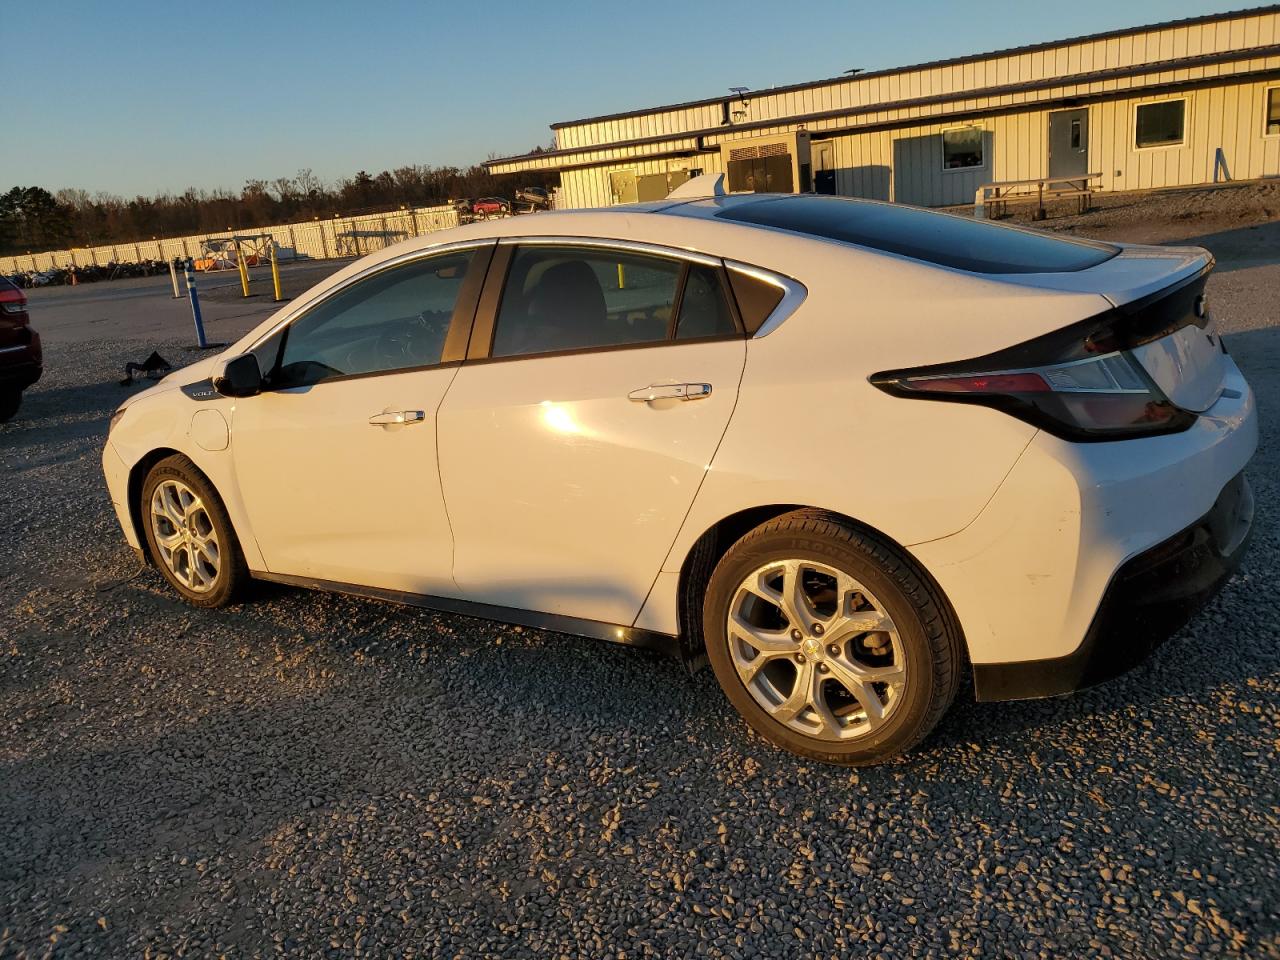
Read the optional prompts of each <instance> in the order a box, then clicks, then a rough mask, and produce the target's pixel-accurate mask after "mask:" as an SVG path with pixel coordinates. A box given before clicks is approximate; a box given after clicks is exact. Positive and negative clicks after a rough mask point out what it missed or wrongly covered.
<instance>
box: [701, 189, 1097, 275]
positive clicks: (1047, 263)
mask: <svg viewBox="0 0 1280 960" xmlns="http://www.w3.org/2000/svg"><path fill="white" fill-rule="evenodd" d="M716 217H717V218H719V219H721V220H732V221H736V222H738V223H750V224H755V225H757V226H762V227H775V228H777V229H780V230H790V231H793V232H795V233H803V234H807V235H808V236H811V237H821V238H822V239H825V240H837V241H841V242H843V243H852V244H857V245H858V246H860V247H868V248H870V249H872V250H882V251H884V252H885V253H893V254H897V255H899V256H903V257H910V258H911V259H913V260H921V261H924V262H925V263H934V264H938V265H939V266H943V267H951V268H953V269H956V270H965V271H968V272H970V273H1070V272H1074V271H1076V270H1087V269H1088V268H1089V267H1095V266H1097V265H1098V264H1100V263H1103V262H1105V261H1107V260H1110V259H1111V258H1112V257H1114V256H1115V255H1116V254H1117V253H1119V252H1120V251H1119V248H1117V247H1113V246H1111V245H1110V244H1107V243H1097V242H1095V241H1092V240H1078V239H1074V238H1071V239H1069V238H1066V237H1057V236H1052V235H1050V234H1046V233H1041V232H1040V231H1038V230H1027V229H1024V228H1022V227H1010V226H1004V225H1003V224H996V223H988V222H987V221H985V220H971V219H969V218H968V217H961V216H956V215H955V214H948V213H939V212H936V211H933V210H922V209H920V208H919V207H907V206H901V205H898V204H893V203H879V202H875V201H868V200H844V199H840V198H837V197H816V196H814V197H800V196H794V197H781V198H777V199H769V200H761V201H758V202H756V203H743V204H736V205H734V206H731V207H727V208H725V209H723V210H721V211H720V212H719V213H717V214H716Z"/></svg>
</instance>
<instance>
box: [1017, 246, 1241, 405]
mask: <svg viewBox="0 0 1280 960" xmlns="http://www.w3.org/2000/svg"><path fill="white" fill-rule="evenodd" d="M1116 246H1118V247H1119V248H1120V253H1119V254H1118V255H1117V256H1115V257H1112V258H1110V259H1109V260H1106V261H1105V262H1103V263H1100V264H1098V265H1097V266H1093V267H1090V268H1089V269H1087V270H1079V271H1075V272H1070V273H1052V274H1028V275H1023V276H1019V277H1016V278H1010V279H1012V280H1013V281H1014V282H1016V283H1023V284H1027V285H1034V286H1036V287H1039V288H1042V289H1054V290H1063V291H1069V292H1072V293H1097V294H1101V295H1102V296H1104V297H1106V298H1107V299H1108V300H1109V301H1111V303H1112V304H1114V305H1115V307H1116V311H1117V314H1118V317H1117V318H1116V320H1117V322H1116V327H1117V328H1119V329H1121V330H1124V331H1125V332H1126V333H1127V334H1128V335H1129V338H1130V347H1129V350H1130V353H1131V355H1132V356H1133V357H1134V359H1136V360H1137V361H1138V362H1140V363H1141V364H1142V367H1143V369H1145V370H1146V372H1147V373H1148V375H1150V377H1151V379H1152V380H1154V381H1155V383H1156V385H1157V386H1158V387H1159V388H1160V389H1161V390H1162V391H1163V392H1164V395H1165V396H1166V397H1168V398H1169V399H1170V400H1171V401H1172V402H1173V403H1175V404H1177V405H1178V406H1179V407H1181V408H1182V409H1184V410H1190V411H1193V412H1195V413H1200V412H1202V411H1204V410H1207V409H1209V407H1211V406H1213V404H1214V403H1215V402H1216V401H1217V400H1218V397H1219V396H1221V394H1222V389H1223V377H1224V375H1225V356H1224V352H1223V348H1222V344H1221V341H1220V339H1219V336H1218V332H1217V329H1216V327H1215V324H1214V322H1213V316H1212V314H1211V313H1210V312H1209V307H1208V299H1207V297H1206V296H1205V282H1206V281H1207V280H1208V278H1209V273H1210V271H1211V270H1212V269H1213V262H1214V261H1213V257H1212V255H1210V253H1209V252H1208V251H1207V250H1203V249H1201V248H1199V247H1150V246H1138V245H1130V244H1116Z"/></svg>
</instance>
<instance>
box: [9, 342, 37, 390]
mask: <svg viewBox="0 0 1280 960" xmlns="http://www.w3.org/2000/svg"><path fill="white" fill-rule="evenodd" d="M42 373H44V366H43V365H42V364H41V363H40V361H39V360H33V359H31V355H30V353H29V352H28V351H25V350H24V351H23V352H21V353H17V352H15V353H8V354H6V353H0V387H17V388H18V389H19V390H25V389H26V388H27V387H29V386H31V385H32V384H33V383H35V382H36V381H37V380H39V379H40V375H41V374H42Z"/></svg>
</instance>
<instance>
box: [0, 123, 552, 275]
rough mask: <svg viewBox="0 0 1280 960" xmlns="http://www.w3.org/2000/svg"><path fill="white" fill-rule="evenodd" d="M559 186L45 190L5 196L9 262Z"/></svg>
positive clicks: (354, 183)
mask: <svg viewBox="0 0 1280 960" xmlns="http://www.w3.org/2000/svg"><path fill="white" fill-rule="evenodd" d="M541 150H542V148H539V149H538V150H535V151H534V152H535V153H537V152H541ZM557 183H558V175H557V174H556V173H555V172H554V171H547V172H542V173H532V174H528V175H522V176H521V177H520V178H519V179H517V178H515V177H512V176H501V177H499V176H494V175H493V174H491V173H489V171H488V170H487V169H486V168H485V167H483V166H480V165H475V166H471V167H466V168H461V167H430V166H407V167H398V168H396V169H395V170H384V171H382V172H381V173H379V174H376V175H371V174H369V173H368V172H366V171H364V170H361V171H360V172H359V173H357V174H356V175H355V176H353V177H348V178H344V179H341V180H339V181H337V182H336V183H331V184H330V183H325V182H324V181H323V180H321V179H320V178H319V177H317V176H316V175H315V174H314V173H313V172H312V171H311V170H310V169H303V170H299V171H298V174H297V176H294V177H279V178H277V179H275V180H269V181H268V180H248V181H246V182H245V185H244V187H243V188H242V189H241V190H240V192H239V193H235V192H233V191H230V190H197V189H195V188H194V187H191V188H188V189H187V190H186V191H184V192H183V193H181V194H177V195H174V194H169V193H164V194H156V195H154V196H150V197H143V196H137V197H134V198H133V199H132V200H128V199H125V198H124V197H120V196H116V195H114V194H109V193H95V194H90V193H89V192H88V191H86V190H78V189H71V188H68V189H62V190H58V191H56V192H54V193H50V192H49V191H48V190H46V189H44V188H43V187H13V188H12V189H10V190H8V191H7V192H5V193H2V194H0V255H7V254H22V253H28V252H30V253H42V252H44V251H46V250H64V249H67V248H69V247H91V246H99V245H101V244H109V243H129V242H132V241H135V240H149V239H151V238H152V237H176V236H184V235H187V234H193V233H217V232H220V231H224V230H227V229H231V230H245V229H252V228H255V227H265V226H268V225H270V224H275V223H287V222H290V221H298V220H310V219H312V218H315V217H332V216H334V215H335V214H338V215H341V216H355V215H357V214H361V213H376V212H380V211H384V210H394V209H397V208H399V207H400V206H434V205H437V204H442V203H449V202H451V201H453V200H457V199H462V198H476V197H490V196H498V197H509V196H510V195H511V193H512V192H513V191H514V190H515V189H516V188H518V187H525V186H539V187H546V188H550V187H553V186H555V185H557Z"/></svg>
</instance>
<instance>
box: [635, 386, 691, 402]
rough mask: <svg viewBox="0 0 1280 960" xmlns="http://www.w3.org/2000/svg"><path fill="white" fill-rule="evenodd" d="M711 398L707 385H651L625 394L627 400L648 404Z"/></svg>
mask: <svg viewBox="0 0 1280 960" xmlns="http://www.w3.org/2000/svg"><path fill="white" fill-rule="evenodd" d="M709 396H711V384H709V383H651V384H649V386H647V387H641V388H640V389H639V390H632V391H631V392H630V393H628V394H627V399H628V400H634V401H636V402H637V403H648V402H649V401H650V400H701V399H702V398H703V397H709Z"/></svg>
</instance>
